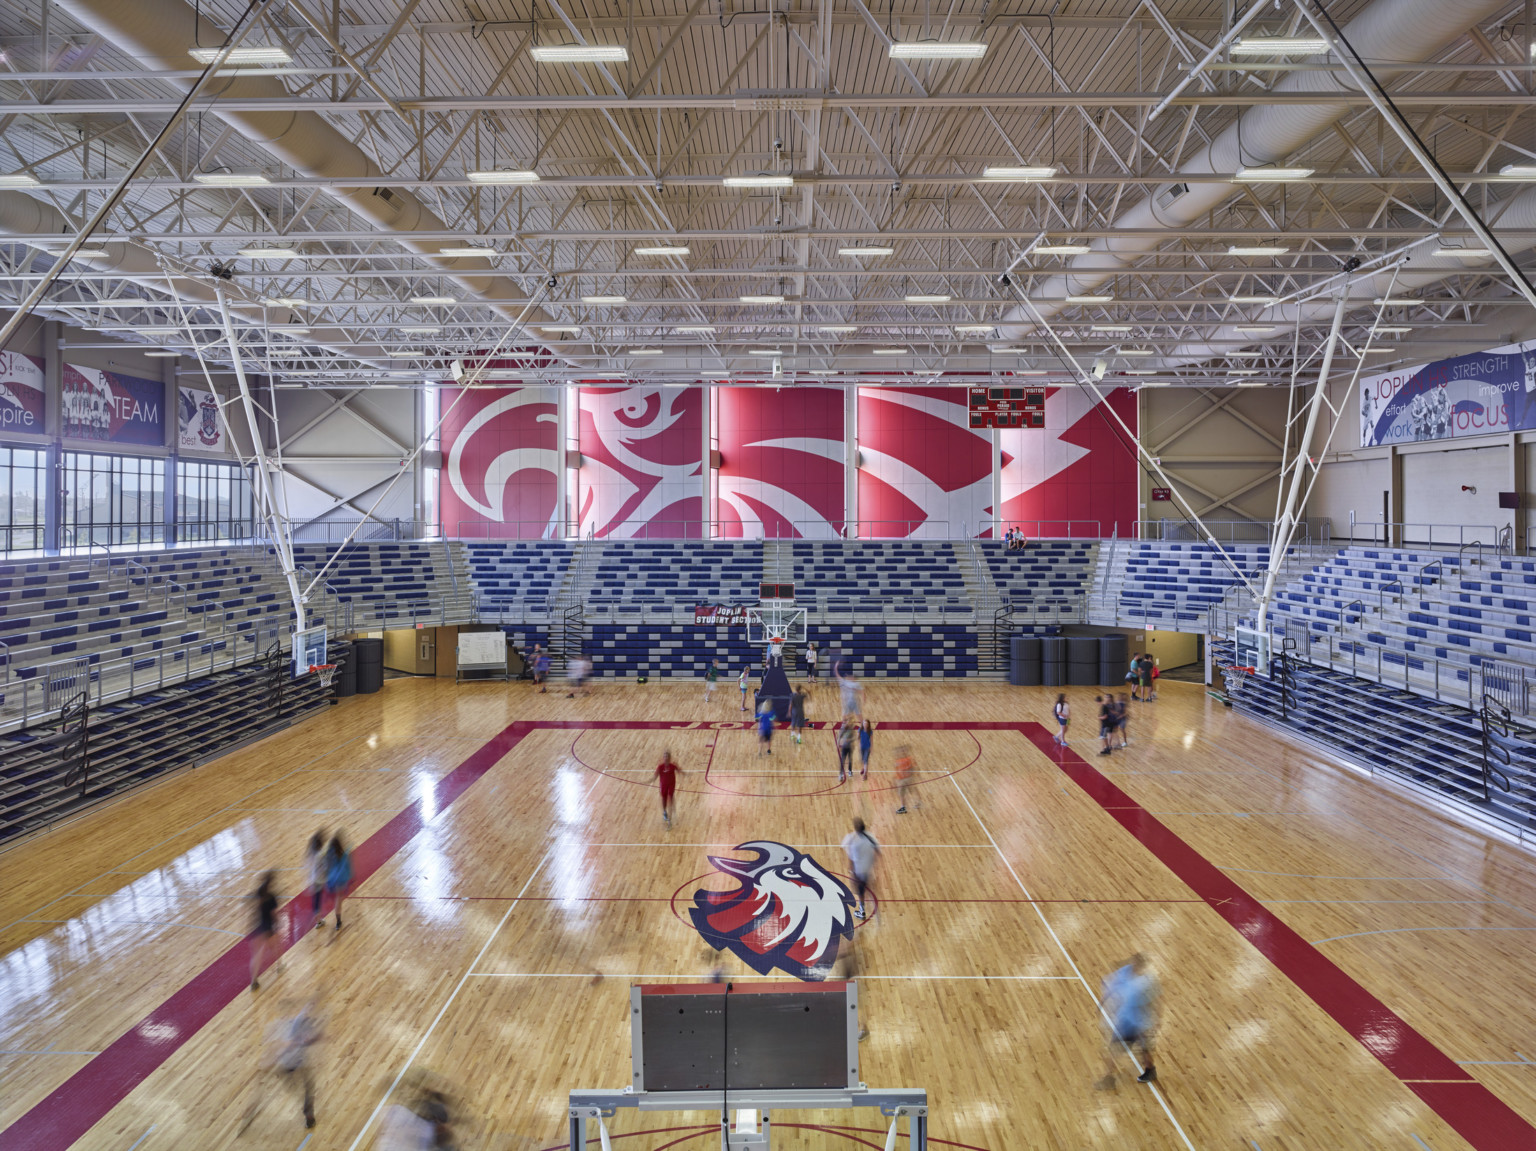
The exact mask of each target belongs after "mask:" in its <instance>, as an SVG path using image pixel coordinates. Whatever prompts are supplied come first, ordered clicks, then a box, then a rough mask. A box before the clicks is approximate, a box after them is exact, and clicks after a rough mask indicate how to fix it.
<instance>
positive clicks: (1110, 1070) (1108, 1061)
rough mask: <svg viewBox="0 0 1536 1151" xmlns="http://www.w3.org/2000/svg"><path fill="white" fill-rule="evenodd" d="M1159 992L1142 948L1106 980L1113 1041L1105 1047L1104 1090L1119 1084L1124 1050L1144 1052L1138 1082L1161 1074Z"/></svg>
mask: <svg viewBox="0 0 1536 1151" xmlns="http://www.w3.org/2000/svg"><path fill="white" fill-rule="evenodd" d="M1158 994H1159V989H1158V986H1157V979H1156V978H1155V977H1154V976H1153V974H1152V972H1151V970H1150V969H1149V968H1148V966H1147V959H1146V956H1144V955H1142V954H1141V953H1140V952H1137V953H1136V954H1135V955H1133V956H1131V957H1130V959H1128V960H1126V962H1125V964H1124V966H1122V967H1120V968H1119V969H1117V970H1116V971H1114V972H1111V973H1110V975H1109V976H1108V977H1107V978H1106V979H1105V980H1104V988H1103V992H1102V995H1101V997H1100V1003H1099V1009H1100V1010H1101V1011H1102V1012H1103V1013H1104V1017H1105V1018H1106V1019H1108V1020H1109V1033H1108V1040H1109V1041H1108V1042H1107V1043H1106V1044H1105V1047H1104V1078H1103V1079H1101V1080H1099V1083H1098V1086H1099V1089H1100V1090H1101V1091H1107V1090H1108V1089H1109V1088H1111V1087H1113V1086H1114V1085H1115V1060H1116V1057H1117V1056H1118V1055H1119V1054H1120V1052H1121V1051H1126V1050H1131V1049H1135V1050H1136V1051H1139V1052H1140V1057H1141V1066H1142V1071H1141V1074H1140V1075H1138V1076H1137V1077H1136V1082H1138V1083H1151V1082H1152V1081H1153V1080H1154V1079H1156V1078H1157V1068H1156V1067H1155V1066H1154V1065H1153V1063H1152V1036H1153V1033H1154V1032H1155V1031H1156V1030H1157V1012H1158V1002H1157V1001H1158Z"/></svg>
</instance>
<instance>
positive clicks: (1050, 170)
mask: <svg viewBox="0 0 1536 1151" xmlns="http://www.w3.org/2000/svg"><path fill="white" fill-rule="evenodd" d="M1056 172H1057V169H1056V168H1055V167H1054V166H1052V167H1043V168H1037V167H1029V166H1027V165H1025V166H1012V167H1010V166H1009V165H1006V164H988V165H987V166H986V167H985V168H983V169H982V170H981V178H982V179H983V180H998V181H1002V182H1005V183H1024V182H1028V181H1030V180H1049V179H1050V178H1051V177H1052V176H1054V175H1055V174H1056Z"/></svg>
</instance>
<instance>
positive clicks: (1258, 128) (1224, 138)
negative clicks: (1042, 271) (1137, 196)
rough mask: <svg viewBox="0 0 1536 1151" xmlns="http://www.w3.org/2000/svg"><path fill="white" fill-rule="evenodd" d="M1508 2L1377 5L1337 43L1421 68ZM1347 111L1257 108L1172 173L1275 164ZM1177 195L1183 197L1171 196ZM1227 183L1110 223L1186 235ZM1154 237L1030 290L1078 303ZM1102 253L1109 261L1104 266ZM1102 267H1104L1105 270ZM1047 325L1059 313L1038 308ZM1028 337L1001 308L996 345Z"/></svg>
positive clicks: (1319, 77) (1100, 245)
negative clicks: (1419, 63) (1074, 299)
mask: <svg viewBox="0 0 1536 1151" xmlns="http://www.w3.org/2000/svg"><path fill="white" fill-rule="evenodd" d="M1508 6H1509V5H1508V2H1507V0H1454V2H1447V0H1376V2H1375V3H1374V4H1372V5H1371V6H1370V7H1368V8H1366V9H1365V10H1364V11H1362V12H1361V13H1360V14H1359V15H1358V16H1356V17H1355V18H1354V19H1353V20H1351V21H1350V22H1349V26H1348V27H1347V28H1345V29H1344V36H1345V38H1346V39H1347V40H1348V41H1349V42H1350V43H1351V44H1353V45H1354V46H1355V50H1356V51H1358V52H1359V53H1360V55H1361V56H1362V57H1363V58H1364V59H1366V60H1391V61H1404V62H1412V61H1421V60H1426V59H1428V58H1429V57H1430V56H1431V55H1433V54H1434V53H1436V52H1438V51H1440V50H1442V49H1444V48H1445V47H1446V46H1447V45H1449V44H1451V43H1453V42H1454V41H1455V40H1456V39H1457V38H1458V37H1459V36H1461V35H1463V34H1464V33H1465V32H1466V31H1467V29H1468V28H1471V27H1473V26H1474V25H1476V24H1477V23H1479V22H1480V21H1482V20H1484V19H1486V18H1487V17H1489V16H1492V15H1494V14H1495V13H1497V12H1499V11H1500V10H1502V9H1504V8H1507V7H1508ZM1400 72H1401V69H1393V68H1384V69H1381V70H1379V71H1377V73H1376V74H1377V76H1378V77H1379V78H1381V79H1382V80H1388V79H1390V78H1392V77H1393V76H1396V75H1398V74H1399V73H1400ZM1354 90H1355V89H1354V88H1353V87H1352V86H1351V85H1350V84H1349V81H1348V79H1347V78H1346V77H1344V76H1342V75H1341V74H1338V73H1332V72H1291V73H1289V74H1287V75H1286V76H1285V78H1284V79H1282V80H1281V81H1280V82H1279V83H1277V84H1276V85H1275V87H1274V91H1275V92H1276V93H1288V92H1319V93H1325V94H1326V93H1329V92H1339V93H1344V92H1351V91H1354ZM1348 111H1349V108H1348V106H1347V105H1344V104H1305V105H1295V104H1283V105H1274V104H1269V105H1266V104H1259V105H1255V106H1254V107H1252V108H1250V109H1248V111H1246V112H1244V113H1243V114H1242V115H1241V116H1239V117H1238V118H1237V120H1236V121H1235V122H1234V123H1232V124H1230V125H1228V127H1227V128H1226V130H1225V131H1223V132H1222V133H1220V134H1219V135H1218V136H1217V137H1216V138H1215V139H1214V140H1212V141H1211V143H1210V144H1209V145H1208V146H1207V147H1206V148H1205V149H1204V150H1203V151H1200V152H1197V153H1195V154H1194V155H1192V156H1189V157H1188V158H1187V159H1185V160H1184V161H1183V163H1182V164H1181V169H1182V171H1183V172H1186V173H1188V174H1190V175H1205V174H1212V173H1217V172H1236V171H1237V170H1238V169H1239V168H1243V167H1253V166H1257V165H1264V164H1274V163H1278V162H1279V161H1282V160H1284V159H1286V158H1287V157H1289V156H1290V155H1291V153H1293V152H1295V151H1296V149H1298V148H1300V147H1301V146H1302V145H1303V144H1306V143H1307V142H1308V141H1309V140H1311V139H1313V138H1314V137H1316V136H1317V135H1318V133H1320V132H1322V131H1323V130H1324V129H1325V128H1327V127H1328V126H1329V125H1330V124H1332V123H1334V122H1335V121H1337V120H1339V119H1340V118H1342V117H1343V116H1344V114H1345V113H1346V112H1348ZM1179 188H1183V189H1184V190H1183V191H1182V192H1178V191H1177V190H1178V189H1179ZM1234 188H1235V185H1233V184H1221V183H1213V184H1172V185H1164V186H1163V187H1161V188H1159V189H1157V190H1156V191H1155V192H1154V193H1153V194H1152V195H1150V196H1148V197H1147V198H1146V199H1144V200H1143V201H1142V202H1141V203H1140V204H1138V205H1137V206H1136V207H1134V208H1131V209H1130V210H1129V211H1127V212H1126V213H1124V214H1123V215H1122V216H1121V217H1120V218H1119V219H1118V220H1116V221H1115V226H1116V227H1117V228H1125V229H1127V230H1131V229H1135V230H1143V231H1145V230H1154V231H1155V230H1157V229H1161V230H1164V231H1167V232H1173V231H1175V230H1176V229H1178V228H1181V227H1185V226H1187V225H1189V224H1191V223H1193V222H1194V221H1195V220H1197V219H1199V218H1200V217H1201V216H1203V215H1205V214H1206V213H1207V212H1209V211H1211V210H1212V209H1213V208H1216V207H1218V206H1219V205H1220V204H1221V203H1222V202H1223V201H1224V200H1226V199H1227V198H1228V197H1229V196H1231V195H1232V192H1233V190H1234ZM1159 242H1160V238H1159V237H1157V236H1156V235H1155V234H1154V235H1145V236H1123V237H1111V238H1107V239H1099V240H1095V241H1094V242H1093V244H1092V247H1093V251H1091V252H1089V253H1088V254H1087V255H1085V256H1080V257H1074V258H1073V259H1072V260H1071V262H1070V263H1069V265H1068V267H1069V269H1070V268H1072V267H1085V268H1086V267H1087V266H1089V265H1092V266H1093V270H1091V271H1089V270H1084V271H1082V272H1076V273H1074V272H1072V271H1070V270H1069V271H1068V272H1067V273H1065V274H1064V275H1059V276H1053V277H1051V278H1050V279H1048V280H1045V281H1044V282H1043V283H1041V284H1040V285H1038V287H1036V288H1035V289H1034V293H1035V294H1038V295H1039V296H1040V297H1042V298H1046V299H1049V298H1051V297H1056V298H1061V297H1064V296H1069V295H1078V294H1082V293H1085V292H1087V291H1088V290H1089V289H1091V288H1095V287H1097V286H1099V285H1100V284H1103V283H1104V282H1105V281H1106V280H1108V279H1110V278H1111V277H1112V276H1113V275H1114V270H1113V265H1115V264H1119V265H1122V266H1123V265H1126V264H1129V263H1130V262H1131V261H1133V260H1135V259H1136V258H1137V257H1139V256H1141V255H1144V254H1145V253H1147V252H1149V251H1151V250H1152V249H1154V248H1156V247H1157V245H1158V243H1159ZM1106 255H1108V256H1109V257H1110V259H1109V260H1108V261H1106V260H1105V258H1104V257H1105V256H1106ZM1106 263H1108V264H1110V265H1111V267H1110V268H1107V269H1106V267H1105V265H1106ZM1038 307H1039V309H1040V313H1041V315H1042V316H1045V317H1046V318H1049V317H1050V316H1051V315H1053V314H1055V312H1056V311H1057V310H1059V308H1060V307H1061V305H1055V304H1040V305H1038ZM1031 330H1033V324H1032V323H1030V322H1029V314H1028V312H1026V311H1025V310H1024V309H1023V308H1022V307H1015V308H1011V309H1009V311H1008V312H1007V313H1006V315H1005V316H1004V322H1003V323H1002V324H1000V325H999V326H998V333H997V334H998V338H999V339H1002V340H1017V339H1021V338H1023V337H1024V336H1026V335H1028V334H1029V332H1030V331H1031Z"/></svg>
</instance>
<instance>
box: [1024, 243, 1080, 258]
mask: <svg viewBox="0 0 1536 1151" xmlns="http://www.w3.org/2000/svg"><path fill="white" fill-rule="evenodd" d="M1091 250H1092V249H1090V248H1089V247H1088V245H1087V244H1036V245H1035V247H1034V249H1033V254H1034V255H1037V256H1086V255H1087V254H1088V253H1089V252H1090V251H1091Z"/></svg>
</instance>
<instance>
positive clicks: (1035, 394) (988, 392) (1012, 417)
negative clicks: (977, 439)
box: [970, 387, 1045, 428]
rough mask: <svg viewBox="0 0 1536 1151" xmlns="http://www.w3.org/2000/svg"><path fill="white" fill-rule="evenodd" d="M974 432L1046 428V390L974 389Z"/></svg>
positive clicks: (972, 424)
mask: <svg viewBox="0 0 1536 1151" xmlns="http://www.w3.org/2000/svg"><path fill="white" fill-rule="evenodd" d="M970 392H971V402H970V413H971V427H973V428H1043V427H1045V389H1044V388H1010V387H1003V388H972V389H971V390H970Z"/></svg>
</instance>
